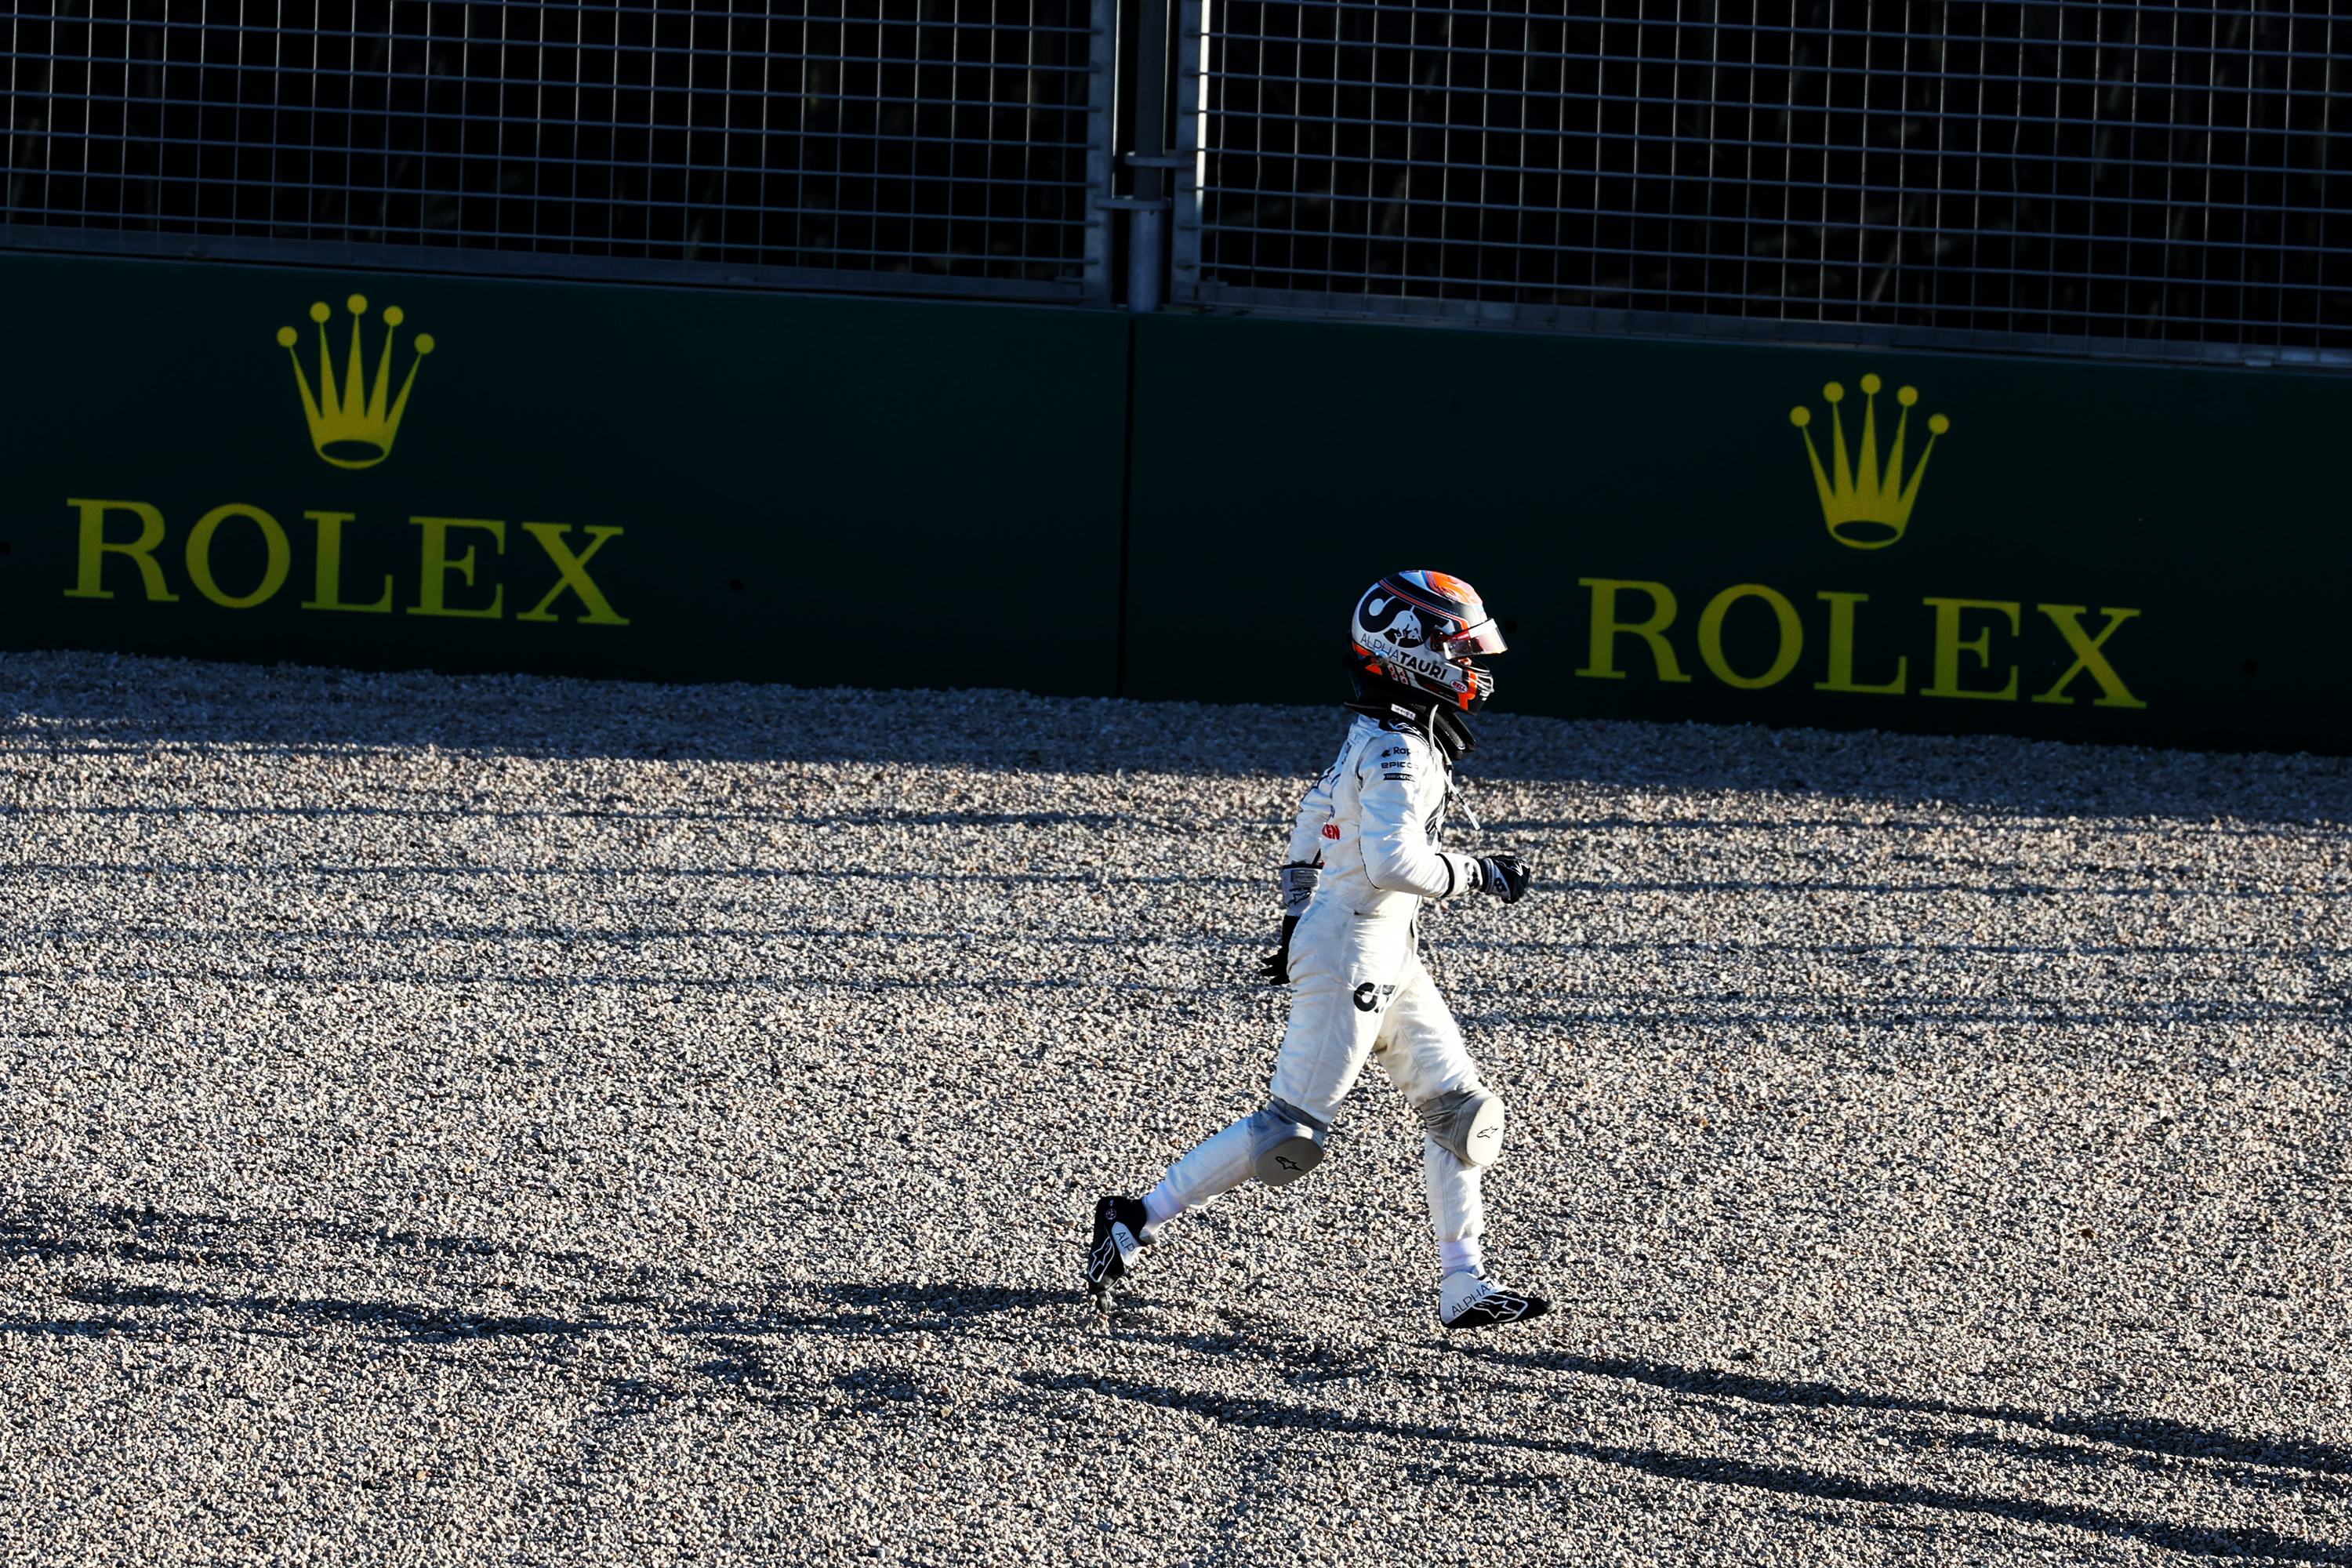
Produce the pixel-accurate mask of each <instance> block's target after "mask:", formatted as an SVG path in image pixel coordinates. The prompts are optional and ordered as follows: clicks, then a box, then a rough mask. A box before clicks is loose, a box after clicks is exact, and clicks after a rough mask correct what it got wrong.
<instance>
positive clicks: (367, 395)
mask: <svg viewBox="0 0 2352 1568" xmlns="http://www.w3.org/2000/svg"><path fill="white" fill-rule="evenodd" d="M343 303H344V306H345V307H346V308H347V309H349V310H350V311H351V313H352V351H351V355H350V357H349V359H348V361H347V362H346V363H345V365H344V369H343V379H342V381H341V384H340V385H338V384H337V383H336V380H335V357H334V351H333V350H332V349H331V347H329V346H328V343H327V318H328V317H329V316H330V315H331V314H333V312H332V311H331V310H328V309H327V305H326V301H324V300H320V302H319V303H317V304H315V305H313V306H311V307H310V319H311V320H312V321H316V322H318V323H319V389H318V392H317V394H316V395H312V393H311V390H310V377H308V376H306V375H304V374H302V358H301V356H300V355H299V354H298V353H295V352H294V345H295V344H296V343H297V342H299V341H300V337H301V334H300V333H299V332H297V331H295V330H294V329H293V328H291V327H280V328H278V343H279V344H280V346H282V347H283V348H284V349H285V350H286V357H287V358H288V359H290V360H292V361H293V362H294V382H295V384H296V385H298V386H299V387H300V388H301V389H302V412H303V413H304V414H306V415H308V416H310V445H311V446H312V447H315V448H317V450H318V453H319V456H320V457H321V458H325V459H326V460H327V461H329V462H331V463H332V464H334V465H335V467H337V468H374V467H375V466H376V465H377V464H378V463H381V462H383V460H384V459H385V458H389V457H391V456H392V442H393V437H395V436H397V435H399V434H400V416H402V415H403V414H404V413H406V412H407V410H408V395H409V393H410V391H412V390H413V389H414V388H415V385H416V372H417V367H418V366H420V365H422V364H423V363H425V355H426V354H429V353H432V352H433V335H432V334H431V333H430V332H420V333H418V334H417V337H416V344H415V358H414V359H412V360H410V361H409V362H408V374H407V376H406V377H405V378H404V380H403V381H402V382H401V384H400V395H399V396H398V397H396V398H391V406H390V407H389V408H387V407H386V406H385V402H386V399H387V398H388V397H390V395H391V392H392V348H393V340H394V338H396V337H398V336H399V335H400V333H399V327H400V323H401V321H402V320H403V317H402V312H401V309H400V307H399V306H397V305H389V306H386V307H385V308H384V312H383V325H384V333H383V355H382V357H380V358H379V359H378V360H377V361H376V366H375V384H374V385H373V387H370V386H369V385H368V384H367V366H366V363H365V360H364V358H363V356H362V353H361V348H362V344H361V342H360V327H361V320H360V319H361V318H362V316H365V315H366V314H367V308H368V302H367V296H366V295H364V294H354V295H352V297H351V298H350V299H348V300H344V301H343Z"/></svg>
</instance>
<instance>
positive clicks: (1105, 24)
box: [1083, 0, 1118, 304]
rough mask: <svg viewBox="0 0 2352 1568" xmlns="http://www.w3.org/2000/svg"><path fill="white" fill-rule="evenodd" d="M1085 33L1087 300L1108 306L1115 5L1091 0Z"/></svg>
mask: <svg viewBox="0 0 2352 1568" xmlns="http://www.w3.org/2000/svg"><path fill="white" fill-rule="evenodd" d="M1088 11H1089V13H1090V16H1089V19H1088V24H1087V191H1086V196H1085V201H1086V204H1087V251H1086V271H1085V277H1086V281H1085V283H1084V285H1083V287H1084V289H1085V292H1086V298H1087V299H1088V300H1092V301H1094V302H1095V303H1097V304H1108V303H1109V302H1110V297H1111V294H1110V215H1109V214H1108V213H1106V212H1104V211H1103V210H1102V208H1101V206H1100V205H1099V204H1100V202H1101V200H1102V198H1103V197H1105V196H1107V195H1110V191H1111V185H1110V175H1111V168H1112V163H1111V156H1112V153H1111V139H1112V135H1113V132H1112V128H1111V118H1110V111H1111V99H1112V96H1113V94H1114V93H1115V92H1116V91H1117V87H1116V82H1117V79H1118V72H1117V70H1116V69H1115V62H1116V61H1117V59H1118V53H1117V49H1118V35H1117V34H1116V33H1115V32H1114V31H1113V30H1112V29H1113V25H1114V24H1115V22H1116V21H1117V19H1118V0H1094V3H1093V4H1092V5H1090V6H1089V7H1088Z"/></svg>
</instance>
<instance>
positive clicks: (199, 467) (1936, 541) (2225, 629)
mask: <svg viewBox="0 0 2352 1568" xmlns="http://www.w3.org/2000/svg"><path fill="white" fill-rule="evenodd" d="M0 288H5V290H6V295H5V297H6V299H7V301H8V308H7V310H6V311H5V315H4V316H0V354H5V363H7V365H8V366H9V367H10V370H11V372H12V374H9V375H8V376H7V377H6V379H5V384H0V400H5V404H0V408H4V409H5V424H0V432H5V434H0V465H5V466H0V476H5V490H0V499H4V500H5V510H0V647H14V648H31V647H73V648H92V649H111V650H120V651H126V652H142V653H158V654H170V655H179V656H184V657H191V658H229V659H240V660H251V661H258V662H273V663H274V662H278V661H280V660H291V661H296V662H302V663H320V664H333V665H345V666H354V667H359V668H436V669H440V670H445V671H462V670H526V671H545V672H551V673H565V674H575V675H587V676H612V677H627V678H636V679H678V680H715V679H755V680H776V681H786V682H791V683H793V684H796V685H804V686H830V685H856V686H877V687H888V686H928V687H970V686H1009V687H1016V688H1023V689H1030V690H1034V691H1041V692H1046V693H1058V694H1072V695H1076V694H1097V693H1107V692H1109V691H1111V690H1113V689H1115V684H1116V683H1117V681H1118V675H1117V671H1118V668H1119V663H1118V660H1119V657H1120V653H1121V650H1120V648H1119V647H1118V625H1119V619H1118V617H1119V614H1120V605H1121V595H1122V584H1121V582H1120V559H1121V549H1122V545H1121V539H1120V534H1121V523H1120V516H1121V479H1122V463H1123V462H1125V461H1126V460H1127V459H1128V458H1129V452H1128V450H1127V448H1126V446H1125V443H1126V442H1127V440H1128V439H1129V437H1128V435H1127V432H1128V430H1129V429H1130V428H1131V429H1132V431H1133V432H1134V434H1133V437H1132V440H1133V449H1132V453H1131V458H1132V478H1131V482H1130V489H1129V494H1130V496H1131V521H1130V522H1129V541H1128V545H1127V548H1128V563H1129V565H1128V570H1127V574H1126V580H1125V584H1124V588H1123V591H1124V595H1125V605H1126V614H1127V616H1128V620H1127V628H1128V629H1127V638H1126V647H1125V649H1124V654H1125V660H1126V663H1125V671H1126V674H1125V681H1124V690H1125V691H1126V693H1127V694H1128V695H1129V696H1138V697H1146V698H1156V697H1168V698H1193V699H1207V700H1253V699H1254V700H1266V701H1306V702H1313V701H1325V700H1332V699H1333V698H1335V697H1336V696H1337V695H1338V694H1339V692H1340V691H1341V690H1343V689H1344V676H1343V675H1342V674H1341V672H1340V671H1339V668H1338V666H1337V662H1336V659H1337V647H1338V645H1339V639H1340V635H1341V630H1342V617H1343V616H1344V615H1345V613H1346V609H1347V606H1348V605H1349V604H1350V603H1351V602H1352V600H1353V597H1354V595H1356V594H1357V593H1359V592H1360V590H1361V589H1362V588H1363V586H1364V585H1365V584H1368V583H1369V582H1370V581H1371V579H1372V578H1373V577H1375V576H1376V575H1378V574H1380V573H1381V572H1384V571H1389V570H1393V569H1395V568H1397V567H1401V566H1410V565H1430V566H1437V567H1442V568H1444V569H1445V570H1448V571H1453V572H1455V573H1458V574H1462V575H1464V576H1466V577H1468V578H1469V579H1470V580H1471V581H1472V582H1474V583H1475V584H1478V585H1479V586H1480V587H1481V588H1482V589H1483V590H1484V591H1485V592H1486V595H1488V599H1489V602H1490V604H1491V605H1494V606H1495V608H1496V613H1497V614H1498V615H1500V616H1503V617H1505V619H1506V622H1507V626H1508V628H1509V632H1510V636H1511V639H1512V643H1513V647H1512V650H1511V652H1510V653H1509V655H1508V656H1507V657H1506V658H1503V659H1502V660H1500V661H1499V663H1498V666H1497V668H1498V673H1499V674H1500V676H1501V678H1502V688H1501V692H1500V696H1499V699H1498V701H1497V707H1498V708H1501V709H1505V710H1512V711H1517V712H1533V713H1548V714H1558V715H1564V716H1571V717H1575V716H1595V717H1620V718H1640V719H1661V720H1680V719H1693V720H1701V721H1710V722H1742V721H1755V722H1763V723H1770V724H1813V725H1823V726H1828V727H1831V728H1846V729H1851V728H1883V729H1895V730H1908V731H1931V732H1948V731H2005V732H2011V733H2021V734H2027V735H2041V736H2048V737H2053V738H2062V739H2067V740H2079V741H2091V742H2141V743H2149V744H2157V745H2189V746H2203V747H2227V748H2252V749H2268V750H2311V751H2318V752H2344V751H2346V750H2347V749H2352V748H2347V739H2346V726H2345V725H2344V723H2343V722H2342V721H2341V719H2340V718H2339V714H2340V712H2341V710H2342V709H2343V706H2344V705H2343V702H2342V700H2341V699H2340V698H2338V697H2337V696H2336V681H2337V678H2338V674H2339V671H2340V670H2341V669H2342V668H2344V667H2345V665H2346V663H2347V655H2352V646H2347V645H2352V632H2347V628H2346V622H2345V619H2344V617H2343V616H2342V615H2341V614H2340V613H2339V612H2338V611H2337V608H2336V604H2337V594H2338V586H2339V584H2341V583H2342V581H2343V580H2344V578H2345V576H2346V568H2347V563H2352V538H2348V537H2347V536H2352V528H2347V524H2352V517H2347V510H2352V500H2347V499H2346V497H2345V495H2344V494H2343V488H2342V486H2341V484H2340V483H2339V482H2336V476H2335V475H2334V473H2333V470H2332V466H2331V465H2330V464H2329V463H2328V461H2327V457H2328V454H2329V453H2330V452H2331V451H2332V450H2333V447H2332V438H2333V437H2334V436H2335V434H2336V431H2337V430H2339V429H2341V428H2343V427H2344V426H2345V425H2346V423H2347V414H2352V382H2347V381H2346V380H2343V379H2341V378H2336V377H2329V376H2325V375H2307V374H2287V373H2282V372H2275V371H2273V372H2252V371H2224V370H2182V369H2160V368H2142V367H2132V366H2121V365H2113V364H2093V363H2059V362H2051V361H2028V360H2021V359H1999V358H1990V357H1968V356H1960V355H1951V354H1937V355H1928V354H1916V353H1907V354H1906V353H1877V352H1863V351H1855V350H1849V349H1829V348H1798V347H1782V346H1748V345H1728V344H1720V343H1669V342H1639V341H1631V340H1619V339H1601V338H1580V337H1572V336H1565V335H1559V336H1554V335H1540V334H1532V333H1509V332H1483V331H1444V330H1431V329H1413V328H1407V327H1401V326H1387V325H1370V324H1361V325H1359V324H1351V323H1329V322H1311V321H1275V320H1263V319H1247V318H1234V317H1205V316H1194V315H1186V314H1176V313H1162V314H1160V315H1156V316H1150V317H1146V318H1143V319H1141V320H1139V321H1137V322H1136V323H1135V329H1136V330H1135V335H1134V339H1133V343H1134V348H1133V354H1134V363H1133V365H1132V366H1131V367H1130V366H1129V319H1128V318H1126V317H1124V316H1121V315H1118V314H1116V313H1113V312H1108V311H1100V310H1066V309H1054V308H1041V307H1011V306H990V305H971V304H943V303H942V304H933V303H913V302H898V301H880V300H840V299H822V298H807V297H789V296H778V295H772V294H754V293H749V292H744V293H733V292H720V291H712V290H687V289H655V288H625V287H618V286H599V285H583V284H563V283H546V282H520V281H493V280H486V279H460V278H448V277H418V276H409V275H379V274H366V273H358V272H316V271H301V270H295V269H289V268H261V267H235V266H225V265H207V264H198V263H187V262H141V261H112V260H90V259H80V258H48V257H34V256H22V255H17V256H0ZM1130 368H1131V370H1132V381H1131V385H1132V387H1133V393H1132V397H1133V406H1132V410H1131V416H1132V418H1131V425H1130V423H1129V414H1130V410H1129V405H1128V397H1129V392H1128V388H1129V385H1130V380H1129V372H1130ZM1235 638H1238V639H1239V642H1238V644H1237V643H1236V642H1235V640H1234V639H1235ZM1237 648H1238V650H1239V651H1238V652H1237Z"/></svg>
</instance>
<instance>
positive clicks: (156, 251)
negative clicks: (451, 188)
mask: <svg viewBox="0 0 2352 1568" xmlns="http://www.w3.org/2000/svg"><path fill="white" fill-rule="evenodd" d="M1087 15H1088V25H1087V53H1086V63H1085V65H1084V66H1083V67H1082V68H1080V69H1081V70H1082V71H1083V73H1084V76H1085V79H1086V82H1087V99H1086V108H1085V116H1084V123H1085V128H1086V131H1085V134H1086V144H1085V159H1084V170H1085V174H1084V184H1083V187H1082V188H1077V187H1070V186H1066V187H1064V188H1065V189H1067V190H1069V192H1070V198H1071V202H1072V205H1073V206H1074V208H1075V209H1076V211H1077V213H1078V214H1079V215H1080V216H1079V217H1078V219H1077V222H1078V223H1079V224H1081V225H1082V226H1083V239H1082V241H1081V249H1080V251H1079V254H1078V255H1077V256H1076V257H1074V258H1073V259H1074V260H1075V261H1076V268H1074V272H1075V275H1074V276H1068V277H1065V278H1062V279H1052V280H1047V279H1024V278H1006V277H977V276H968V275H950V274H931V273H919V272H886V271H881V270H877V269H872V268H827V267H812V266H796V265H774V264H766V263H760V262H752V261H744V260H740V259H737V260H719V261H705V260H694V259H679V258H658V257H635V256H614V255H582V254H569V253H566V252H564V251H562V250H557V249H534V248H529V247H523V246H516V247H502V246H499V245H495V244H455V245H437V244H394V243H377V242H372V241H359V240H345V239H316V238H299V237H283V236H270V235H257V234H252V233H230V232H201V231H197V232H191V231H190V230H189V229H188V228H187V227H186V226H180V227H178V228H175V229H172V230H164V231H158V230H157V229H156V228H152V227H151V228H145V229H142V228H139V227H134V226H71V225H66V224H58V223H39V222H12V221H6V219H5V217H0V249H9V250H20V251H46V252H52V253H59V254H76V255H94V256H112V257H131V258H169V259H179V260H213V261H232V262H251V263H261V264H274V265H283V266H303V267H324V268H367V269H372V270H383V271H406V272H438V273H452V274H465V275H474V276H489V277H508V278H534V279H561V280H572V281H593V282H618V283H650V284H672V285H688V286H698V287H722V288H750V289H779V290H800V291H813V292H825V293H853V294H866V293H871V294H888V295H912V296H916V297H927V298H940V299H977V300H1007V301H1016V300H1026V301H1036V302H1057V303H1065V304H1076V305H1097V306H1101V305H1108V304H1110V303H1111V302H1112V297H1113V292H1114V290H1113V281H1112V259H1113V252H1114V241H1113V237H1112V232H1111V220H1110V219H1109V217H1108V215H1107V214H1106V213H1105V212H1104V211H1103V210H1102V209H1101V208H1100V207H1099V205H1097V204H1098V203H1099V201H1100V200H1101V199H1102V198H1104V197H1106V196H1108V195H1109V193H1110V190H1111V181H1112V172H1113V169H1114V166H1115V163H1114V153H1113V143H1114V140H1115V125H1114V120H1113V105H1114V81H1115V77H1116V59H1117V57H1116V47H1117V45H1116V38H1117V35H1116V30H1115V29H1116V27H1117V25H1118V0H1088V7H1087ZM10 131H11V135H10V139H9V143H8V145H9V146H10V148H11V154H10V165H11V167H12V168H13V165H14V160H15V155H16V154H15V151H14V149H15V148H16V146H17V145H18V144H19V143H21V142H25V141H26V140H28V139H29V138H28V137H27V136H26V133H25V131H24V129H23V128H22V127H21V126H11V128H10Z"/></svg>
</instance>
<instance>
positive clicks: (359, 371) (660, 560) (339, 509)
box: [0, 255, 1127, 693]
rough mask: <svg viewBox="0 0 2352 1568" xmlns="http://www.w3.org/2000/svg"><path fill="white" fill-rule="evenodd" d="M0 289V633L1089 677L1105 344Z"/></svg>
mask: <svg viewBox="0 0 2352 1568" xmlns="http://www.w3.org/2000/svg"><path fill="white" fill-rule="evenodd" d="M0 291H4V292H5V300H6V309H5V314H0V363H5V365H6V366H7V371H8V374H7V375H6V376H5V382H0V431H5V436H0V485H5V489H0V507H5V510H0V544H4V545H5V550H6V553H5V555H0V646H5V647H13V648H32V647H68V648H91V649H108V650H116V651H124V652H136V653H157V654H171V655H180V656H185V657H191V658H226V659H237V660H251V661H260V662H270V663H274V662H278V661H280V660H292V661H296V662H301V663H320V664H333V665H344V666H355V667H360V668H435V669H439V670H444V671H461V670H525V671H548V672H563V673H569V674H576V675H590V676H614V677H628V678H635V679H685V680H723V679H755V680H774V681H786V682H790V683H793V684H795V685H801V686H819V687H823V686H835V685H854V686H940V685H949V686H1013V687H1024V688H1027V689H1032V690H1038V691H1045V692H1072V693H1076V692H1108V691H1109V690H1110V689H1111V684H1112V680H1113V675H1114V668H1115V659H1116V647H1115V639H1116V636H1117V625H1118V623H1117V616H1118V508H1119V487H1120V478H1121V463H1122V451H1121V442H1122V440H1123V438H1124V423H1125V409H1124V397H1125V384H1126V373H1127V367H1126V353H1127V323H1126V321H1125V319H1124V318H1121V317H1118V316H1115V315H1111V314H1108V313H1106V312H1086V311H1076V310H1054V309H1037V308H1019V307H998V306H971V305H940V304H923V303H899V302H885V301H869V300H833V299H804V298H803V299H796V298H789V297H780V296H776V295H768V294H751V293H729V292H714V291H709V290H701V291H696V290H685V289H636V288H615V287H602V286H595V285H578V284H562V283H527V282H501V281H490V280H483V279H453V278H446V277H418V276H409V275H396V276H395V275H373V274H367V273H359V272H311V271H299V270H292V269H286V268H256V267H232V266H214V265H203V264H190V263H174V262H140V261H102V260H89V259H79V258H44V257H31V256H21V255H20V256H0ZM1022 626H1027V627H1050V631H1051V637H1050V640H1048V639H1046V638H1045V637H1021V636H1013V635H1007V628H1008V627H1022Z"/></svg>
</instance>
